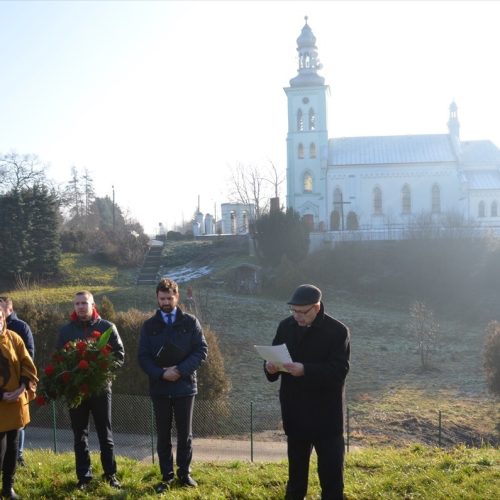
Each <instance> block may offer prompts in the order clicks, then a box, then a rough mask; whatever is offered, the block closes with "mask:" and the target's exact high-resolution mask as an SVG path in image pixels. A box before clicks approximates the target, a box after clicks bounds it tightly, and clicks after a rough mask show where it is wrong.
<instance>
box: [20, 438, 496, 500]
mask: <svg viewBox="0 0 500 500" xmlns="http://www.w3.org/2000/svg"><path fill="white" fill-rule="evenodd" d="M25 455H26V460H27V463H28V465H27V467H25V468H21V469H18V473H17V476H16V483H15V489H16V491H17V493H18V494H19V495H20V496H21V497H22V498H24V499H27V500H29V499H34V500H35V499H36V500H42V499H50V500H59V499H61V500H62V499H69V498H92V499H104V498H110V499H125V498H130V499H132V498H137V499H139V498H140V499H145V498H155V497H156V498H157V497H158V495H156V494H155V493H154V486H155V484H157V483H158V482H159V481H160V474H159V471H158V466H157V465H150V464H149V465H148V464H143V463H140V462H137V461H135V460H131V459H126V458H123V457H118V460H117V462H118V478H119V479H120V481H121V483H122V487H123V488H122V490H119V491H117V490H113V489H112V488H111V487H109V486H108V485H107V484H105V483H103V482H102V481H101V480H100V476H101V474H102V470H101V467H100V463H99V457H98V455H97V454H95V453H93V454H92V463H93V466H94V477H95V480H94V481H92V483H91V485H90V487H89V490H88V491H87V492H80V491H77V490H75V484H76V480H75V473H74V457H73V454H71V453H64V454H57V455H54V454H53V453H52V452H50V451H38V450H34V451H31V450H26V451H25ZM193 469H194V470H193V476H194V477H195V478H196V479H197V481H198V483H199V487H198V488H196V489H189V488H188V489H186V488H182V487H180V486H179V485H177V484H174V486H173V488H172V490H170V491H169V492H167V493H165V494H164V495H162V497H164V498H175V499H176V500H177V499H179V500H187V499H197V500H208V499H210V500H223V499H228V500H229V499H230V500H236V499H239V500H278V499H282V498H283V497H284V491H285V486H286V478H287V465H286V463H284V462H282V463H264V462H259V463H250V462H223V463H220V462H195V463H194V464H193ZM319 493H320V490H319V484H318V480H317V475H316V472H315V460H314V457H313V464H312V467H311V470H310V481H309V491H308V496H307V498H308V500H312V499H317V498H319ZM345 494H346V497H347V499H349V500H368V499H377V498H383V499H388V500H390V499H426V500H430V499H432V500H445V499H462V500H479V499H481V500H493V499H497V498H500V469H499V462H498V451H497V450H495V449H493V448H486V447H483V448H474V449H471V448H466V447H462V446H460V447H456V448H453V449H448V450H442V449H438V448H431V447H425V446H419V445H417V446H411V447H406V448H400V449H394V448H390V447H386V448H377V449H365V450H360V451H357V452H355V453H349V454H348V455H347V458H346V470H345Z"/></svg>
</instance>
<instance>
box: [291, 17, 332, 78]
mask: <svg viewBox="0 0 500 500" xmlns="http://www.w3.org/2000/svg"><path fill="white" fill-rule="evenodd" d="M304 19H305V22H306V23H305V24H304V27H303V28H302V31H301V33H300V36H299V38H297V52H298V53H299V68H298V73H299V74H298V75H297V76H296V77H295V78H292V79H291V80H290V86H291V87H311V86H317V85H324V83H325V79H324V78H323V77H322V76H320V75H318V70H320V69H321V68H322V67H323V66H322V64H321V63H320V62H319V58H318V48H317V47H316V37H315V36H314V34H313V32H312V30H311V28H310V26H309V24H307V20H308V17H307V16H305V17H304Z"/></svg>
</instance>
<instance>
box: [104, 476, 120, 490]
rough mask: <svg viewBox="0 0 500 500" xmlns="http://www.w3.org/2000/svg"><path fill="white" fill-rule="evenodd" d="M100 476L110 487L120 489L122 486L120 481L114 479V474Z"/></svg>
mask: <svg viewBox="0 0 500 500" xmlns="http://www.w3.org/2000/svg"><path fill="white" fill-rule="evenodd" d="M102 477H103V478H104V481H106V482H107V483H108V484H109V485H110V486H111V487H112V488H117V489H120V488H121V487H122V485H121V484H120V481H118V479H116V476H115V475H114V474H103V475H102Z"/></svg>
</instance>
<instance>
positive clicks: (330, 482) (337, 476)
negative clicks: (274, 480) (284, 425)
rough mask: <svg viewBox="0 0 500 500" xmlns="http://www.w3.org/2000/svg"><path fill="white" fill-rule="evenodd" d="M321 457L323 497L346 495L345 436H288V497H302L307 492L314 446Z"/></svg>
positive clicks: (335, 499) (298, 499)
mask: <svg viewBox="0 0 500 500" xmlns="http://www.w3.org/2000/svg"><path fill="white" fill-rule="evenodd" d="M313 447H314V449H315V450H316V455H317V457H318V476H319V482H320V485H321V500H342V499H343V498H344V436H343V435H342V434H340V435H336V436H335V435H334V436H328V437H322V438H318V439H305V438H303V437H298V436H288V483H287V487H286V495H285V499H286V500H303V499H304V497H305V496H306V493H307V482H308V478H309V460H310V458H311V452H312V449H313Z"/></svg>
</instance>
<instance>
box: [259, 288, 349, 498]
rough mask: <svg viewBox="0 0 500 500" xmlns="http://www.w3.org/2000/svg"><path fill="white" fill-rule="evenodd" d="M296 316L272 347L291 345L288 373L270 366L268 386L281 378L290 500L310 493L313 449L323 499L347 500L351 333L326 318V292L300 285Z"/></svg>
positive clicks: (284, 323)
mask: <svg viewBox="0 0 500 500" xmlns="http://www.w3.org/2000/svg"><path fill="white" fill-rule="evenodd" d="M288 304H289V305H290V312H291V316H289V317H288V318H286V319H284V320H283V321H281V323H280V324H279V326H278V329H277V332H276V336H275V337H274V340H273V345H280V344H286V347H287V348H288V351H289V353H290V356H291V358H292V360H293V362H291V363H284V364H283V369H284V370H286V371H278V366H276V365H275V364H273V363H271V362H269V361H266V362H265V364H264V372H265V374H266V377H267V379H268V380H269V381H271V382H273V381H276V380H278V378H281V386H280V393H279V394H280V404H281V414H282V419H283V428H284V431H285V434H286V435H287V447H288V483H287V487H286V496H285V498H286V499H287V500H298V499H300V500H303V498H304V497H305V496H306V493H307V483H308V476H309V459H310V456H311V452H312V449H313V447H314V449H315V450H316V455H317V457H318V476H319V481H320V485H321V498H322V500H337V499H342V498H343V491H344V479H343V475H344V474H343V470H344V434H343V433H344V413H345V396H344V392H345V391H344V383H345V378H346V375H347V372H348V371H349V361H350V334H349V329H348V328H347V327H346V326H345V325H344V324H342V323H341V322H340V321H337V320H336V319H334V318H332V317H331V316H329V315H328V314H326V313H325V310H324V306H323V303H322V302H321V290H320V289H319V288H317V287H315V286H314V285H308V284H306V285H301V286H299V287H298V288H297V289H296V290H295V291H294V293H293V295H292V297H291V299H290V300H289V301H288Z"/></svg>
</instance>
